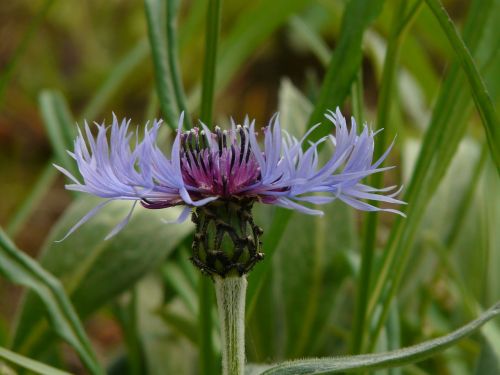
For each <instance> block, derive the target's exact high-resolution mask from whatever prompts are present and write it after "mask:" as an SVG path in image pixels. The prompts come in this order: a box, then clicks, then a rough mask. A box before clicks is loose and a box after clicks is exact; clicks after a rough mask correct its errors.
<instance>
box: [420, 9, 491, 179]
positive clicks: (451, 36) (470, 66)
mask: <svg viewBox="0 0 500 375" xmlns="http://www.w3.org/2000/svg"><path fill="white" fill-rule="evenodd" d="M426 3H427V5H428V6H429V8H430V9H431V10H432V12H433V13H434V15H435V16H436V18H437V20H438V21H439V23H440V25H441V27H442V29H443V31H444V32H445V34H446V36H447V37H448V40H449V42H450V44H451V46H452V47H453V49H454V50H455V53H456V55H457V58H458V60H459V61H460V64H461V66H462V69H463V70H464V72H465V74H466V76H467V79H468V81H469V85H470V87H471V92H472V97H473V98H474V102H475V104H476V108H477V110H478V112H479V114H480V116H481V120H482V122H483V126H484V128H485V132H486V138H487V139H488V145H489V147H490V152H491V155H492V158H493V160H494V162H495V165H496V167H497V170H499V171H500V131H499V128H498V125H499V124H500V119H499V117H498V114H497V112H496V110H495V106H494V104H493V101H492V100H491V97H490V95H489V94H488V90H487V88H486V85H485V83H484V82H483V79H482V78H481V75H480V73H479V70H478V68H477V66H476V64H475V62H474V60H473V58H472V55H471V53H470V51H469V49H468V48H467V45H466V44H465V43H464V41H463V40H462V38H461V37H460V35H459V33H458V31H457V29H456V28H455V25H454V24H453V21H452V20H451V19H450V16H449V15H448V13H447V12H446V9H445V8H444V7H443V5H442V4H441V3H440V2H439V0H426Z"/></svg>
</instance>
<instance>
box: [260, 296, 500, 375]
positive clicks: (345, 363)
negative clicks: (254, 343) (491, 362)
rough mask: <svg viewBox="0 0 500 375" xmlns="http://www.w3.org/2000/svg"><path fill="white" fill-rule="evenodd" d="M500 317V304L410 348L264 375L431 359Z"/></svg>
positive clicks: (301, 364)
mask: <svg viewBox="0 0 500 375" xmlns="http://www.w3.org/2000/svg"><path fill="white" fill-rule="evenodd" d="M499 315H500V302H498V303H497V304H496V305H494V306H493V307H491V308H490V309H489V310H487V311H486V312H484V313H483V314H482V315H480V316H479V317H478V318H477V319H475V320H473V321H471V322H470V323H468V324H466V325H464V326H462V327H461V328H459V329H457V330H455V331H453V332H452V333H450V334H448V335H446V336H442V337H439V338H436V339H433V340H429V341H425V342H423V343H421V344H418V345H414V346H410V347H408V348H404V349H399V350H393V351H390V352H386V353H379V354H364V355H356V356H350V357H337V358H335V357H331V358H317V359H306V360H298V361H290V362H285V363H283V364H280V365H277V366H274V367H271V368H270V369H268V370H266V371H264V372H263V373H262V375H277V374H294V375H298V374H312V373H314V374H334V373H339V372H347V371H363V370H373V369H377V368H388V367H398V366H403V365H406V364H409V363H415V362H417V361H421V360H423V359H425V358H428V357H430V356H432V355H434V354H436V353H438V352H440V351H442V350H444V349H446V348H448V347H450V346H451V345H453V344H455V343H456V342H457V341H458V340H460V339H461V338H463V337H466V336H468V335H470V334H471V333H473V332H474V331H476V330H477V329H479V328H480V327H481V326H482V325H483V324H485V323H486V322H488V321H489V320H491V319H493V318H495V317H497V316H499Z"/></svg>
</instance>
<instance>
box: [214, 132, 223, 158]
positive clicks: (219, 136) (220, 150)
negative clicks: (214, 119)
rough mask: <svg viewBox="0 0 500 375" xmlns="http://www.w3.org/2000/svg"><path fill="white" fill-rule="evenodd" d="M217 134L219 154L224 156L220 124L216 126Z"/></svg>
mask: <svg viewBox="0 0 500 375" xmlns="http://www.w3.org/2000/svg"><path fill="white" fill-rule="evenodd" d="M215 134H217V144H218V145H219V156H222V133H221V131H220V128H219V127H218V126H216V127H215Z"/></svg>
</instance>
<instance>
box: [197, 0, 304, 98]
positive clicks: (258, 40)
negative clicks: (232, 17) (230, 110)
mask: <svg viewBox="0 0 500 375" xmlns="http://www.w3.org/2000/svg"><path fill="white" fill-rule="evenodd" d="M309 2H310V1H309V0H274V1H259V2H258V3H256V5H255V6H254V7H253V9H250V10H248V11H246V12H241V14H240V16H239V17H238V19H237V20H236V23H235V26H234V28H233V29H232V30H231V32H230V33H229V35H228V36H227V37H226V38H224V39H223V40H221V43H220V54H219V56H218V59H217V67H216V82H215V91H216V92H220V91H221V90H222V89H223V88H224V87H226V85H227V84H228V83H229V82H230V81H231V79H232V78H233V77H234V75H235V73H236V72H237V70H238V69H239V68H240V66H241V64H243V63H244V62H245V61H246V60H247V59H248V57H249V56H250V55H251V53H252V52H253V51H255V50H256V49H257V47H259V46H260V45H261V44H262V43H264V42H266V41H267V40H268V39H269V36H270V35H271V34H272V33H273V32H274V31H275V30H276V29H277V28H278V27H280V26H281V25H282V24H284V23H285V22H286V21H287V20H288V18H289V17H290V15H292V14H293V13H294V12H297V11H299V10H300V9H302V8H303V7H304V6H306V5H307V4H308V3H309ZM200 93H201V89H200V86H198V87H196V88H194V90H193V92H192V93H191V95H190V96H189V98H188V104H189V103H191V107H192V108H194V107H196V106H198V105H199V104H200V97H201V96H200Z"/></svg>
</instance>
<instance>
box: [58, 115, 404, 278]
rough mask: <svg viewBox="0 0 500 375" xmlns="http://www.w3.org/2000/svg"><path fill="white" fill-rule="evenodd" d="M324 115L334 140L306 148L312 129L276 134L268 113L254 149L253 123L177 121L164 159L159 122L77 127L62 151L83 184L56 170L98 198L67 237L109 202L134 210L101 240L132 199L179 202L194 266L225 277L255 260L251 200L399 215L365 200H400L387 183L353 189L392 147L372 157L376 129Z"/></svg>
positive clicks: (150, 203) (153, 204) (164, 204)
mask: <svg viewBox="0 0 500 375" xmlns="http://www.w3.org/2000/svg"><path fill="white" fill-rule="evenodd" d="M325 117H326V118H327V119H328V120H330V121H331V122H332V123H333V124H334V126H335V135H328V136H325V137H323V138H321V139H320V140H318V141H315V142H311V141H308V136H309V135H310V133H311V132H312V131H313V130H314V129H315V128H316V127H318V126H321V125H319V124H318V125H316V126H314V127H312V128H311V129H310V130H309V131H308V132H307V133H306V134H305V135H304V136H303V137H302V138H301V139H297V138H295V137H294V136H292V135H290V134H288V133H287V132H286V131H284V130H282V129H281V126H280V123H279V116H278V115H275V116H273V118H272V119H271V120H270V122H269V125H268V126H267V127H266V128H264V129H263V135H264V137H263V145H262V147H261V146H260V145H259V142H258V134H257V133H256V130H255V122H253V121H252V122H250V121H249V120H248V119H246V120H245V121H244V123H243V125H236V124H235V123H234V122H233V124H232V126H231V129H229V130H221V129H220V128H218V127H216V128H215V130H214V131H212V130H210V129H208V128H207V127H206V126H205V125H204V124H201V128H194V129H191V130H189V131H182V123H183V115H181V117H180V120H179V126H178V131H177V135H176V137H175V141H174V143H173V145H172V148H171V152H170V157H168V156H167V155H166V154H165V153H164V152H163V151H162V150H161V149H160V147H159V146H158V142H157V140H158V131H159V128H160V126H161V121H155V122H154V124H153V125H152V126H151V127H147V126H146V128H145V130H144V134H143V136H142V137H140V136H139V135H138V134H137V133H133V132H129V121H126V120H124V121H122V122H121V123H120V122H119V121H118V120H117V119H116V117H113V123H112V125H111V126H110V127H107V126H105V125H104V124H103V125H97V134H96V135H95V136H94V135H93V134H92V132H91V131H90V128H89V126H88V125H87V124H85V128H84V132H85V136H84V135H83V134H82V132H81V130H79V134H78V136H77V138H76V141H75V149H74V152H70V155H71V156H72V157H73V158H74V159H75V160H76V163H77V165H78V169H79V171H80V174H81V176H82V178H83V182H80V180H79V179H78V178H77V177H76V176H73V175H72V174H71V173H70V172H68V171H67V170H66V169H64V168H62V167H60V166H56V168H58V169H59V170H60V171H61V172H62V173H64V174H65V175H66V176H67V177H68V178H70V179H71V180H72V181H73V182H74V183H72V184H69V185H66V188H67V189H69V190H75V191H81V192H84V193H88V194H91V195H95V196H98V197H101V198H104V199H106V200H105V201H103V202H102V203H101V204H99V205H98V206H97V207H95V208H94V209H93V210H91V211H90V212H89V213H88V214H87V215H86V216H85V217H83V218H82V219H81V220H80V221H79V222H78V223H77V224H76V225H75V226H74V227H73V228H72V229H71V230H70V231H69V233H68V234H67V235H69V234H71V233H72V232H74V231H75V230H76V229H77V228H78V227H79V226H80V225H82V224H83V223H84V222H86V221H87V220H88V219H89V218H90V217H92V216H93V215H95V214H96V213H97V212H98V211H99V210H100V209H101V208H102V207H103V206H104V205H106V204H108V203H109V202H111V201H113V200H130V201H133V204H132V207H131V210H130V213H129V214H128V215H127V217H126V218H125V219H124V220H123V221H122V222H121V223H120V224H118V225H117V226H116V227H115V228H114V229H113V230H112V231H111V233H110V234H109V235H108V238H109V237H111V236H112V235H114V234H116V233H117V232H118V231H120V230H121V229H122V228H123V227H124V226H125V225H126V224H127V222H128V221H129V219H130V216H131V214H132V211H133V209H134V207H135V205H136V203H137V202H140V204H141V205H142V206H143V207H145V208H149V209H167V208H169V207H173V206H184V209H183V211H182V213H181V215H180V217H179V219H178V221H183V220H185V219H186V218H187V217H188V216H189V214H190V213H193V215H192V219H193V221H194V222H195V224H196V231H195V235H194V242H193V258H192V259H193V261H194V262H195V264H197V265H198V266H199V267H200V268H201V269H202V270H204V271H206V272H208V273H210V274H213V273H218V274H220V275H222V276H225V275H227V274H228V273H229V272H234V271H237V272H239V273H240V274H243V273H246V272H248V270H249V269H250V268H251V267H252V266H253V265H254V264H255V262H257V261H258V260H259V259H261V258H262V254H261V253H260V252H259V250H260V240H259V238H260V236H261V234H262V231H261V230H260V228H259V227H258V226H256V225H255V224H254V222H253V219H252V215H251V208H252V206H253V204H254V203H255V202H260V203H263V204H271V205H276V206H281V207H285V208H288V209H293V210H297V211H300V212H302V213H305V214H311V215H321V214H323V212H322V211H320V210H318V209H317V208H311V207H309V205H310V204H313V205H321V204H326V203H329V202H331V201H333V200H335V199H340V200H342V201H343V202H345V203H347V204H349V205H350V206H352V207H354V208H356V209H359V210H364V211H390V212H394V213H398V214H402V213H401V212H400V211H398V210H395V209H391V208H379V207H377V206H374V205H372V204H370V203H368V202H366V200H371V201H380V202H385V203H389V204H402V203H404V202H402V201H400V200H398V199H396V198H395V196H396V195H397V194H398V193H399V190H396V187H395V186H391V187H388V188H383V189H376V188H374V187H371V186H368V185H366V184H363V183H361V180H363V179H364V178H365V177H367V176H369V175H372V174H374V173H378V172H382V171H384V170H387V169H390V168H392V167H381V164H382V162H383V161H384V160H385V159H386V157H387V155H388V153H389V151H390V149H391V147H392V146H391V147H389V149H388V150H387V151H386V152H385V153H384V154H383V155H382V157H380V158H379V159H378V160H376V161H373V160H372V159H373V152H374V137H375V134H376V133H374V132H373V131H371V130H370V129H369V128H368V127H367V126H366V125H365V126H364V127H363V129H362V130H361V132H360V133H359V134H358V129H357V125H356V122H355V120H354V119H352V120H351V126H350V128H348V126H347V124H346V120H345V118H344V117H343V115H342V114H341V112H340V111H339V109H337V110H336V112H332V111H329V112H328V113H327V114H326V115H325ZM108 133H109V138H108ZM134 134H135V135H134ZM132 138H133V140H132ZM328 142H330V143H331V144H332V146H333V152H332V155H331V157H329V159H328V161H326V162H325V163H320V157H319V147H320V145H321V144H323V143H328ZM387 193H389V194H387ZM193 209H194V211H193Z"/></svg>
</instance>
